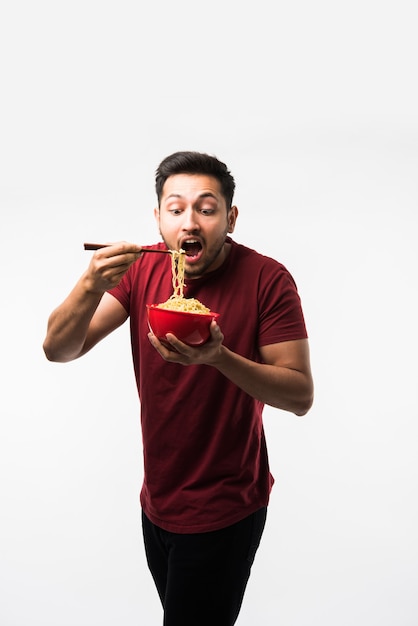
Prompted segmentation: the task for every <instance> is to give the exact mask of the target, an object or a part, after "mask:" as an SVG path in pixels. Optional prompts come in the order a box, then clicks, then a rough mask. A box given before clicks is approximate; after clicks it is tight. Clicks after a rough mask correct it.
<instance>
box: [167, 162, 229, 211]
mask: <svg viewBox="0 0 418 626" xmlns="http://www.w3.org/2000/svg"><path fill="white" fill-rule="evenodd" d="M155 174H156V175H155V191H156V192H157V198H158V204H160V201H161V196H162V192H163V187H164V183H165V181H166V180H167V178H168V177H169V176H174V175H175V174H203V175H206V176H214V177H215V178H216V179H217V180H218V181H219V184H220V186H221V192H222V195H223V197H224V198H225V201H226V206H227V209H228V210H229V209H230V208H231V206H232V200H233V197H234V191H235V181H234V178H233V176H232V174H231V172H230V171H229V170H228V168H227V166H226V165H225V163H222V161H219V160H218V159H217V158H216V157H214V156H211V155H209V154H205V153H202V152H174V154H171V155H170V156H168V157H166V158H165V159H163V160H162V161H161V163H160V165H159V166H158V169H157V171H156V173H155Z"/></svg>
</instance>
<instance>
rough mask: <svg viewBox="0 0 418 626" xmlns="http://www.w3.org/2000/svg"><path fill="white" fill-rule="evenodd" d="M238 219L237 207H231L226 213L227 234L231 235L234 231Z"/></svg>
mask: <svg viewBox="0 0 418 626" xmlns="http://www.w3.org/2000/svg"><path fill="white" fill-rule="evenodd" d="M237 217H238V207H236V206H235V205H234V206H231V208H230V209H229V211H228V233H233V232H234V230H235V224H236V221H237Z"/></svg>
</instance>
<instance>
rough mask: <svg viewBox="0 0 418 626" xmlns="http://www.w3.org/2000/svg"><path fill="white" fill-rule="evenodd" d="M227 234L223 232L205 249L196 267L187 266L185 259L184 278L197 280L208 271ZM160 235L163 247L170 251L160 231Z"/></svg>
mask: <svg viewBox="0 0 418 626" xmlns="http://www.w3.org/2000/svg"><path fill="white" fill-rule="evenodd" d="M227 234H228V230H225V232H224V233H223V234H222V235H221V236H220V237H219V238H218V239H217V240H216V242H214V243H213V245H212V247H211V248H209V249H208V248H206V252H205V255H204V257H203V258H202V260H201V261H199V263H196V265H191V266H190V265H188V263H187V257H186V263H185V267H184V275H185V277H186V278H199V277H200V276H202V275H203V274H205V273H206V272H207V271H208V270H210V268H211V266H212V265H213V264H214V263H215V262H216V260H217V259H218V257H219V255H220V254H221V253H222V251H223V249H224V245H225V240H226V237H227ZM160 235H161V237H162V239H163V241H164V243H165V245H166V246H167V248H168V249H170V248H171V246H170V245H169V244H168V242H167V240H166V239H165V237H164V236H163V234H162V233H161V231H160Z"/></svg>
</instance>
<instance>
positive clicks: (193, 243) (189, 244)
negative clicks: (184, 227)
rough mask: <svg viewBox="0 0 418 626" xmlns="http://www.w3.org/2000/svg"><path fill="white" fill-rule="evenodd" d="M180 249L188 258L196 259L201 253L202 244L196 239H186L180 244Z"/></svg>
mask: <svg viewBox="0 0 418 626" xmlns="http://www.w3.org/2000/svg"><path fill="white" fill-rule="evenodd" d="M181 247H182V248H183V250H184V251H185V253H186V256H187V257H189V258H194V257H198V256H199V254H200V252H201V251H202V244H201V243H200V241H198V240H197V239H187V240H186V241H183V242H182V244H181Z"/></svg>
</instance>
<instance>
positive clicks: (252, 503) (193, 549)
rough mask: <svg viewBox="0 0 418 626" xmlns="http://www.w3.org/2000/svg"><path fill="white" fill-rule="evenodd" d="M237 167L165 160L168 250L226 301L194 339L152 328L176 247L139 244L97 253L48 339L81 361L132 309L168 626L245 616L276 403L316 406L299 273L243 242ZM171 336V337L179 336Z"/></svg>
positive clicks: (194, 282)
mask: <svg viewBox="0 0 418 626" xmlns="http://www.w3.org/2000/svg"><path fill="white" fill-rule="evenodd" d="M234 190H235V182H234V179H233V177H232V175H231V173H230V172H229V170H228V169H227V167H226V165H225V164H224V163H222V162H220V161H219V160H218V159H216V158H215V157H212V156H209V155H206V154H201V153H197V152H178V153H175V154H173V155H171V156H169V157H167V158H166V159H164V160H163V161H162V162H161V164H160V166H159V167H158V169H157V174H156V192H157V198H158V206H157V208H156V209H155V219H156V221H157V224H158V227H159V231H160V234H161V237H162V239H163V242H164V243H158V244H155V246H154V247H156V248H160V249H166V248H168V249H172V250H179V249H181V248H182V249H184V250H185V252H186V260H185V286H184V295H185V297H186V298H197V299H198V300H199V301H200V302H202V303H203V304H205V305H206V306H207V307H209V308H210V309H211V310H212V311H216V312H218V313H220V317H219V324H218V323H216V322H215V321H213V322H212V324H211V336H210V340H209V341H208V342H207V343H206V344H204V345H203V346H200V347H190V346H188V345H185V344H184V343H182V342H181V341H179V340H178V339H177V338H176V337H175V336H174V335H172V334H168V335H167V341H168V344H166V345H162V344H161V343H160V342H159V341H158V339H157V338H156V337H155V336H154V335H153V334H152V333H151V332H150V331H149V329H148V326H147V318H146V305H147V304H152V303H154V304H155V303H159V302H164V301H166V300H167V299H168V298H169V296H170V295H171V294H172V292H173V286H172V275H171V257H170V255H168V254H167V255H164V254H141V246H139V245H136V244H131V243H126V242H121V243H115V244H112V245H109V246H107V247H104V248H102V249H100V250H98V251H97V252H95V253H94V254H93V256H92V259H91V262H90V264H89V266H88V269H87V270H86V272H85V273H84V274H83V275H82V276H81V278H80V279H79V281H78V282H77V284H76V285H75V287H74V289H73V290H72V292H71V293H70V294H69V296H68V297H67V298H66V300H65V301H64V302H63V303H62V304H61V305H60V306H59V307H58V308H57V309H56V310H55V311H54V312H53V313H52V314H51V316H50V319H49V323H48V331H47V336H46V338H45V342H44V350H45V353H46V356H47V358H48V359H50V360H53V361H62V362H63V361H70V360H72V359H76V358H78V357H80V356H82V355H83V354H85V353H86V352H88V351H89V350H90V349H91V348H92V347H93V346H94V345H95V344H96V343H97V342H98V341H100V340H101V339H103V338H104V337H105V336H106V335H107V334H109V333H110V332H111V331H113V330H114V329H115V328H117V327H118V326H120V325H121V324H123V323H124V322H125V321H126V320H127V318H128V317H129V318H130V327H131V340H132V353H133V361H134V369H135V375H136V381H137V385H138V392H139V397H140V404H141V425H142V436H143V448H144V483H143V486H142V490H141V505H142V512H143V535H144V541H145V550H146V555H147V560H148V565H149V567H150V570H151V573H152V576H153V578H154V581H155V584H156V587H157V590H158V593H159V596H160V599H161V602H162V605H163V608H164V624H165V626H189V625H190V626H206V625H208V626H209V625H210V626H232V624H234V623H235V621H236V619H237V616H238V613H239V611H240V608H241V603H242V599H243V595H244V591H245V588H246V584H247V582H248V578H249V575H250V570H251V565H252V563H253V560H254V556H255V553H256V550H257V548H258V545H259V542H260V539H261V535H262V532H263V529H264V523H265V519H266V511H267V504H268V501H269V495H270V490H271V487H272V484H273V478H272V476H271V474H270V472H269V465H268V456H267V448H266V442H265V437H264V431H263V424H262V410H263V406H264V404H268V405H271V406H273V407H276V408H279V409H283V410H285V411H290V412H293V413H294V414H296V415H304V414H305V413H306V412H307V411H308V410H309V408H310V407H311V404H312V399H313V383H312V376H311V371H310V361H309V347H308V340H307V333H306V328H305V323H304V318H303V313H302V309H301V304H300V299H299V296H298V293H297V290H296V286H295V283H294V281H293V279H292V277H291V276H290V274H289V272H288V271H287V270H286V268H285V267H284V266H283V265H281V264H280V263H278V262H277V261H275V260H273V259H270V258H268V257H265V256H262V255H260V254H258V253H257V252H255V251H253V250H250V249H249V248H247V247H245V246H242V245H239V244H237V243H236V242H235V241H233V240H232V239H231V237H230V234H232V233H233V231H234V228H235V224H236V220H237V216H238V209H237V207H236V206H235V205H233V195H234ZM168 346H170V347H168Z"/></svg>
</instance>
